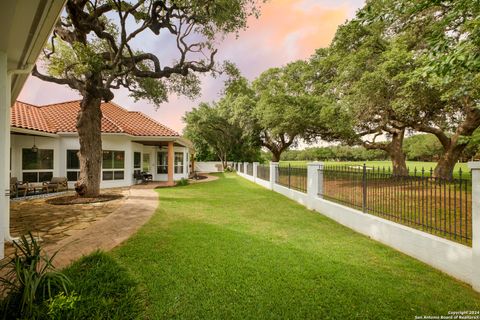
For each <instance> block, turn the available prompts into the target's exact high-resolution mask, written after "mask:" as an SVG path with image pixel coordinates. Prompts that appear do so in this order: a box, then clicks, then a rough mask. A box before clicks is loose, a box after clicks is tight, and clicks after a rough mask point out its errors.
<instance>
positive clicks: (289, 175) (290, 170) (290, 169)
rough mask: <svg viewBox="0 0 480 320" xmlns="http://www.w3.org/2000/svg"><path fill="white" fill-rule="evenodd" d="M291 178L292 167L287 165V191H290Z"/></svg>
mask: <svg viewBox="0 0 480 320" xmlns="http://www.w3.org/2000/svg"><path fill="white" fill-rule="evenodd" d="M291 176H292V167H291V166H290V163H289V164H288V189H290V177H291Z"/></svg>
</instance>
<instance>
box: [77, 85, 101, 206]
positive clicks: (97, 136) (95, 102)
mask: <svg viewBox="0 0 480 320" xmlns="http://www.w3.org/2000/svg"><path fill="white" fill-rule="evenodd" d="M101 102H102V101H101V99H100V98H99V97H95V96H91V95H89V94H88V93H87V94H85V95H84V96H83V100H82V102H81V103H80V112H79V114H78V117H77V130H78V140H79V142H80V151H79V152H78V158H79V160H80V179H79V180H78V182H77V183H76V184H75V190H76V191H77V193H78V194H79V195H81V196H85V197H96V196H98V195H99V194H100V173H101V165H102V132H101V129H102V128H101V125H102V111H101V109H100V106H101Z"/></svg>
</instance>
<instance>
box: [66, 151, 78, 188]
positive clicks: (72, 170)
mask: <svg viewBox="0 0 480 320" xmlns="http://www.w3.org/2000/svg"><path fill="white" fill-rule="evenodd" d="M79 177H80V160H79V159H78V150H67V180H68V181H78V178H79Z"/></svg>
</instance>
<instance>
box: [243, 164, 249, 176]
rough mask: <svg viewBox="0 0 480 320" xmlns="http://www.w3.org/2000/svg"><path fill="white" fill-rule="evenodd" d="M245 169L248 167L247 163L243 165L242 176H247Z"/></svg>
mask: <svg viewBox="0 0 480 320" xmlns="http://www.w3.org/2000/svg"><path fill="white" fill-rule="evenodd" d="M247 167H248V162H244V163H243V174H245V175H246V174H247Z"/></svg>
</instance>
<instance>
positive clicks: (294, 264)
mask: <svg viewBox="0 0 480 320" xmlns="http://www.w3.org/2000/svg"><path fill="white" fill-rule="evenodd" d="M158 193H159V196H160V205H159V209H158V212H157V213H156V214H155V215H154V216H153V217H152V219H151V220H150V221H149V223H148V224H146V225H145V226H144V227H143V228H142V229H140V231H139V232H138V233H137V234H136V235H135V236H133V237H132V238H130V239H129V240H128V241H127V242H126V243H125V244H124V245H122V246H121V247H119V248H117V249H115V250H114V251H113V252H112V253H109V255H110V256H112V257H114V259H115V261H116V262H117V263H119V264H120V265H121V266H123V267H122V268H121V270H122V269H123V268H124V269H126V270H127V271H128V273H129V275H130V276H131V277H133V279H134V282H135V283H137V284H138V287H139V288H142V290H141V292H144V297H145V299H146V309H145V314H143V315H142V316H143V317H146V318H149V319H167V318H175V319H245V318H246V319H253V318H255V319H413V318H414V316H415V315H418V316H421V315H446V314H447V313H448V311H455V310H480V295H479V294H477V293H475V292H474V291H473V290H472V289H471V288H470V287H469V286H467V285H465V284H463V283H461V282H458V281H456V280H454V279H452V278H451V277H448V276H446V275H445V274H443V273H441V272H439V271H437V270H435V269H432V268H431V267H429V266H427V265H425V264H423V263H421V262H419V261H417V260H415V259H413V258H410V257H408V256H405V255H403V254H401V253H399V252H397V251H395V250H393V249H391V248H389V247H386V246H384V245H382V244H380V243H378V242H375V241H373V240H370V239H368V238H367V237H364V236H361V235H359V234H357V233H355V232H353V231H351V230H350V229H347V228H345V227H342V226H341V225H339V224H337V223H335V222H333V221H332V220H329V219H327V218H325V217H324V216H322V215H320V214H318V213H314V212H312V211H309V210H307V209H305V208H304V207H302V206H300V205H299V204H297V203H295V202H293V201H291V200H289V199H287V198H285V197H283V196H281V195H279V194H276V193H273V192H271V191H269V190H265V189H263V188H261V187H259V186H257V185H255V184H253V183H251V182H248V181H246V180H244V179H242V178H240V177H238V176H236V175H234V174H225V175H224V174H221V175H220V179H219V180H216V181H212V182H208V183H204V184H193V185H189V186H185V187H177V188H170V189H159V190H158ZM111 271H112V272H115V271H114V270H111ZM77 272H83V271H82V268H79V269H78V270H77ZM122 272H123V271H122ZM82 279H85V280H84V281H85V282H87V283H90V282H93V281H96V283H97V286H98V288H102V287H103V286H109V284H108V283H109V281H108V277H106V275H103V273H102V276H100V277H98V278H97V275H96V274H95V273H91V274H82ZM92 290H93V291H94V292H93V293H94V294H95V289H94V288H92ZM122 292H125V293H126V294H127V295H130V291H128V290H124V291H122ZM111 294H114V292H111ZM122 294H123V293H122ZM103 296H104V294H101V295H99V297H103ZM107 296H109V295H107ZM101 299H104V298H101ZM129 299H130V298H129ZM92 303H93V302H92ZM107 305H109V304H108V303H107ZM120 305H121V306H122V305H123V303H120ZM135 305H137V304H135ZM134 309H135V310H136V307H135V308H134ZM131 314H132V315H135V316H137V314H136V313H135V312H132V313H131ZM126 318H129V317H126Z"/></svg>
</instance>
